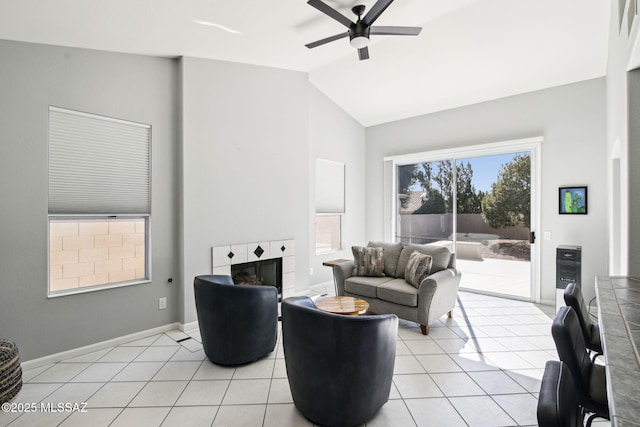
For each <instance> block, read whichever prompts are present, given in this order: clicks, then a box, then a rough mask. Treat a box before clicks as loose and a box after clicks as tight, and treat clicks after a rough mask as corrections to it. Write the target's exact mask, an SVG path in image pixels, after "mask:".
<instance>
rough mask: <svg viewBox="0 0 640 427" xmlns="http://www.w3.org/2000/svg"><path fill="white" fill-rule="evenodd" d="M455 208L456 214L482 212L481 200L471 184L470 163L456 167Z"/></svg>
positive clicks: (471, 172) (471, 170) (459, 164)
mask: <svg viewBox="0 0 640 427" xmlns="http://www.w3.org/2000/svg"><path fill="white" fill-rule="evenodd" d="M456 178H457V182H456V207H457V210H458V213H461V214H474V213H480V212H482V206H481V203H482V198H481V197H480V192H478V191H476V189H475V187H474V186H473V184H472V180H473V169H472V168H471V163H469V162H467V164H466V165H465V164H464V163H463V162H460V163H458V164H457V165H456Z"/></svg>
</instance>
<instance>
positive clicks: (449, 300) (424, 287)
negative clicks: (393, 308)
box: [418, 268, 462, 325]
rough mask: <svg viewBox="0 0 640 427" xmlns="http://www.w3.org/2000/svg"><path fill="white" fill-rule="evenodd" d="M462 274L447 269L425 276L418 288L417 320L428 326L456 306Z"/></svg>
mask: <svg viewBox="0 0 640 427" xmlns="http://www.w3.org/2000/svg"><path fill="white" fill-rule="evenodd" d="M461 278H462V273H460V271H458V270H457V269H455V268H447V269H445V270H441V271H438V272H437V273H434V274H432V275H430V276H427V277H425V278H424V280H422V282H421V283H420V287H419V288H418V319H419V322H418V323H420V324H422V325H428V324H430V323H432V322H433V321H434V320H436V319H438V318H439V317H440V316H442V315H443V314H445V313H447V312H448V311H450V310H452V309H453V307H454V306H455V305H456V298H457V296H458V287H459V286H460V279H461Z"/></svg>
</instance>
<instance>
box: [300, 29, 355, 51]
mask: <svg viewBox="0 0 640 427" xmlns="http://www.w3.org/2000/svg"><path fill="white" fill-rule="evenodd" d="M348 36H349V32H348V31H347V32H345V33H340V34H336V35H335V36H331V37H326V38H324V39H321V40H318V41H315V42H313V43H309V44H305V46H306V47H308V48H309V49H313V48H314V47H318V46H321V45H323V44H326V43H330V42H332V41H335V40H340V39H343V38H345V37H348Z"/></svg>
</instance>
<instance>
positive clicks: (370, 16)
mask: <svg viewBox="0 0 640 427" xmlns="http://www.w3.org/2000/svg"><path fill="white" fill-rule="evenodd" d="M391 3H393V0H378V1H377V2H376V4H374V5H373V7H372V8H371V9H369V12H367V14H366V15H365V16H364V18H362V23H363V24H364V25H371V24H373V23H374V21H375V20H376V19H378V18H379V17H380V15H381V14H382V12H384V11H385V9H386V8H388V7H389V5H390V4H391Z"/></svg>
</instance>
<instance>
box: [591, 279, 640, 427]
mask: <svg viewBox="0 0 640 427" xmlns="http://www.w3.org/2000/svg"><path fill="white" fill-rule="evenodd" d="M596 296H597V298H598V323H599V324H600V335H601V338H602V345H603V348H604V354H605V360H606V364H607V366H606V370H607V395H608V399H609V410H610V412H611V425H613V426H620V427H622V426H640V402H639V399H638V396H639V395H640V354H639V353H638V349H639V348H640V279H639V278H631V277H615V276H612V277H606V276H600V277H597V278H596Z"/></svg>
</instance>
